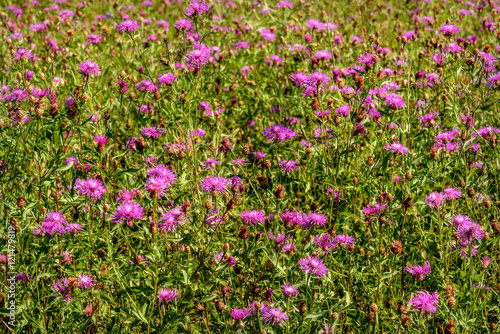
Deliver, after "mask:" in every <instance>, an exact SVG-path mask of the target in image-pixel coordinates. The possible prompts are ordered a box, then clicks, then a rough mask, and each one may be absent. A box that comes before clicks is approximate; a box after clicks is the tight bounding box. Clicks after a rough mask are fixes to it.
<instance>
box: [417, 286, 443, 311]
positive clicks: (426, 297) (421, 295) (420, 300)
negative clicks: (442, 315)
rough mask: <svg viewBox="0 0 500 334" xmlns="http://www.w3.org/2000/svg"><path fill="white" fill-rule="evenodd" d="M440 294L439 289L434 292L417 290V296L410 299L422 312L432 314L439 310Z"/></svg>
mask: <svg viewBox="0 0 500 334" xmlns="http://www.w3.org/2000/svg"><path fill="white" fill-rule="evenodd" d="M438 302H439V295H438V293H437V291H435V292H433V293H432V294H431V293H429V292H427V291H417V296H415V297H413V298H412V299H410V304H411V305H412V306H413V307H414V308H416V309H417V310H418V311H420V312H422V313H428V314H432V313H435V312H437V310H438V306H437V303H438Z"/></svg>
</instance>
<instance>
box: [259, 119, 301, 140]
mask: <svg viewBox="0 0 500 334" xmlns="http://www.w3.org/2000/svg"><path fill="white" fill-rule="evenodd" d="M262 134H263V135H264V137H266V139H269V140H271V141H274V140H276V141H278V142H280V143H281V142H283V141H285V140H291V139H293V138H294V137H296V136H298V135H299V134H298V133H297V132H295V131H293V130H291V129H289V128H287V127H285V126H283V125H281V124H275V125H271V126H270V127H268V128H265V129H264V130H263V131H262Z"/></svg>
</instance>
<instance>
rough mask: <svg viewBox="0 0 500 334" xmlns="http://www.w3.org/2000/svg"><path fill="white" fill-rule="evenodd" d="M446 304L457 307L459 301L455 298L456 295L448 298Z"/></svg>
mask: <svg viewBox="0 0 500 334" xmlns="http://www.w3.org/2000/svg"><path fill="white" fill-rule="evenodd" d="M446 304H447V305H448V306H449V307H455V306H456V305H457V301H456V300H455V297H449V298H448V300H447V301H446Z"/></svg>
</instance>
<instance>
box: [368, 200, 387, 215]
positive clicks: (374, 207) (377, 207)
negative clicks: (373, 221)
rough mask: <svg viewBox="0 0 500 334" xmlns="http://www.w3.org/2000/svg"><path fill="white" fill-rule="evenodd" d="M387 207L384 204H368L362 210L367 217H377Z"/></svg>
mask: <svg viewBox="0 0 500 334" xmlns="http://www.w3.org/2000/svg"><path fill="white" fill-rule="evenodd" d="M387 208H388V206H387V204H385V203H370V204H368V206H367V207H366V208H364V209H363V210H362V212H363V214H364V215H367V216H378V215H380V214H381V213H382V212H384V211H385V210H387Z"/></svg>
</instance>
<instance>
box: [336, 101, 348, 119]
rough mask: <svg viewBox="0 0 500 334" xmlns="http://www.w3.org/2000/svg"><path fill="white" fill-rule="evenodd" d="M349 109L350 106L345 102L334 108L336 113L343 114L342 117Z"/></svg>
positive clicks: (345, 115)
mask: <svg viewBox="0 0 500 334" xmlns="http://www.w3.org/2000/svg"><path fill="white" fill-rule="evenodd" d="M350 111H351V108H350V107H349V105H347V104H344V105H341V106H340V107H338V108H337V109H335V113H336V114H337V115H339V116H343V117H347V116H349V112H350Z"/></svg>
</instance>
